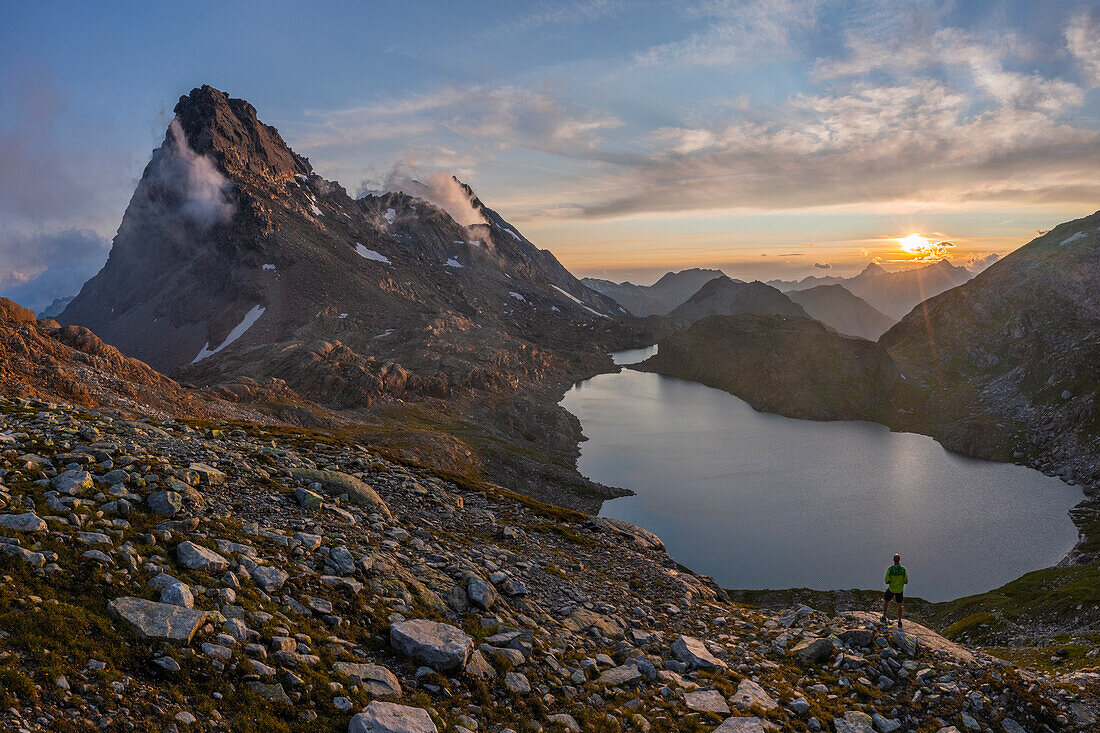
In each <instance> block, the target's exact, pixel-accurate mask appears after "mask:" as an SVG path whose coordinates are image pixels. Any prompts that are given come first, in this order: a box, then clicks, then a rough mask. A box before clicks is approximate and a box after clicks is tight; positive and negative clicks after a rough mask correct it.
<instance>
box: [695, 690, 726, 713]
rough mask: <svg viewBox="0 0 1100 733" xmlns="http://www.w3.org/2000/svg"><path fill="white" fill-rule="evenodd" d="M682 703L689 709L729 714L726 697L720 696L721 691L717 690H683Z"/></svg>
mask: <svg viewBox="0 0 1100 733" xmlns="http://www.w3.org/2000/svg"><path fill="white" fill-rule="evenodd" d="M684 703H685V704H686V705H687V706H688V708H689V709H691V710H695V711H698V712H702V713H714V714H715V715H729V714H730V706H729V705H727V704H726V698H724V697H722V693H721V692H719V691H718V690H698V691H696V692H685V693H684Z"/></svg>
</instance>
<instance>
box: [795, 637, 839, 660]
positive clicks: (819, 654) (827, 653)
mask: <svg viewBox="0 0 1100 733" xmlns="http://www.w3.org/2000/svg"><path fill="white" fill-rule="evenodd" d="M835 651H836V646H835V645H834V644H833V641H832V639H815V638H809V639H803V640H802V641H800V642H798V643H797V644H795V645H794V647H793V648H792V649H791V653H793V654H794V655H795V656H796V657H798V658H799V659H801V660H802V661H803V662H806V663H807V664H821V663H822V662H826V661H828V660H829V659H830V658H831V657H832V656H833V653H834V652H835Z"/></svg>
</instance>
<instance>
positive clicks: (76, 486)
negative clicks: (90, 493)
mask: <svg viewBox="0 0 1100 733" xmlns="http://www.w3.org/2000/svg"><path fill="white" fill-rule="evenodd" d="M50 485H51V486H53V487H54V488H55V489H57V490H58V491H60V492H61V493H62V494H74V495H75V494H81V493H83V492H84V491H86V490H88V489H90V488H92V486H93V483H92V474H90V473H88V472H87V471H80V470H77V469H73V470H71V471H66V472H65V473H62V474H58V475H57V476H54V477H53V478H52V479H51V480H50Z"/></svg>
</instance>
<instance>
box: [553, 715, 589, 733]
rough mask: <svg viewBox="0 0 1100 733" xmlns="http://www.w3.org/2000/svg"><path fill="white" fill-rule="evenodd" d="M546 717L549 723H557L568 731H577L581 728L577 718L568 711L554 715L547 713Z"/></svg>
mask: <svg viewBox="0 0 1100 733" xmlns="http://www.w3.org/2000/svg"><path fill="white" fill-rule="evenodd" d="M546 719H547V720H548V721H550V722H551V723H557V724H558V725H561V726H564V727H565V729H566V730H568V731H578V732H579V731H580V729H581V726H580V724H579V723H578V722H577V719H576V718H574V717H573V716H572V715H570V714H569V713H557V714H555V715H547V716H546Z"/></svg>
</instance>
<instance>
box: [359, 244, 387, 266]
mask: <svg viewBox="0 0 1100 733" xmlns="http://www.w3.org/2000/svg"><path fill="white" fill-rule="evenodd" d="M355 253H356V254H357V255H359V256H360V257H362V258H363V259H365V260H374V261H375V262H381V263H383V264H386V265H392V264H393V263H392V262H390V258H389V257H387V256H386V255H384V254H382V253H381V252H375V251H374V250H373V249H367V248H366V247H364V246H363V245H361V244H359V243H358V242H356V243H355Z"/></svg>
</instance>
